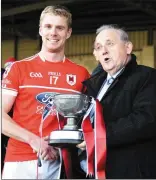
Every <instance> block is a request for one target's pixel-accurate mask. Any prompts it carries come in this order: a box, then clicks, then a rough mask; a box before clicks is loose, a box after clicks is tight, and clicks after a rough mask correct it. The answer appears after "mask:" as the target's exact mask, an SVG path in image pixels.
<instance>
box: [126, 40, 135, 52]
mask: <svg viewBox="0 0 156 180" xmlns="http://www.w3.org/2000/svg"><path fill="white" fill-rule="evenodd" d="M126 49H127V54H131V52H132V50H133V44H132V42H130V41H129V42H127V43H126Z"/></svg>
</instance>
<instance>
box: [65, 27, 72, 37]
mask: <svg viewBox="0 0 156 180" xmlns="http://www.w3.org/2000/svg"><path fill="white" fill-rule="evenodd" d="M71 33H72V28H69V29H68V32H67V37H66V39H69V38H70V36H71Z"/></svg>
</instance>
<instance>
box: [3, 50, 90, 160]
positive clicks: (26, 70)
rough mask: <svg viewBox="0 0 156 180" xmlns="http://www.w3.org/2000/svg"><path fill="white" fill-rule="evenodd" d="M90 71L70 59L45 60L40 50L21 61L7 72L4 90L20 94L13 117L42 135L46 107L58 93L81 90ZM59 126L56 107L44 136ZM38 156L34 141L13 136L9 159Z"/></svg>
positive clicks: (8, 154)
mask: <svg viewBox="0 0 156 180" xmlns="http://www.w3.org/2000/svg"><path fill="white" fill-rule="evenodd" d="M89 76H90V75H89V73H88V71H87V70H86V69H85V68H84V67H82V66H80V65H77V64H75V63H73V62H71V61H70V60H69V59H65V60H64V61H62V62H55V63H53V62H49V61H43V60H42V59H41V58H40V56H39V55H38V54H36V55H35V56H33V57H30V58H27V59H24V60H21V61H17V62H15V63H13V64H12V66H11V67H10V68H8V69H7V71H6V72H5V73H4V74H3V81H2V93H3V94H4V93H5V94H9V95H12V96H16V100H15V103H14V112H13V120H14V121H15V122H16V123H18V124H19V125H20V126H21V127H23V128H25V129H27V130H29V131H31V132H33V133H34V134H36V135H39V126H40V123H41V117H42V113H43V109H44V107H45V106H46V105H47V104H48V103H50V102H51V101H52V98H53V96H54V94H56V93H81V92H82V91H83V84H82V81H84V80H86V79H87V78H89ZM56 129H58V120H57V118H56V110H55V109H53V110H51V112H50V115H49V116H48V117H47V118H46V120H45V121H44V124H43V136H47V135H49V134H50V132H51V131H53V130H56ZM33 159H36V154H35V153H33V151H32V148H31V147H30V145H28V144H26V143H23V142H21V141H17V140H15V139H13V138H10V139H9V142H8V147H7V153H6V158H5V161H24V160H33Z"/></svg>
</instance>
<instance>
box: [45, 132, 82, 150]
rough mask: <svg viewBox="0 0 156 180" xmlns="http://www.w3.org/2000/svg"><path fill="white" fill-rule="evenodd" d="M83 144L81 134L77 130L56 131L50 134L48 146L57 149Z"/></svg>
mask: <svg viewBox="0 0 156 180" xmlns="http://www.w3.org/2000/svg"><path fill="white" fill-rule="evenodd" d="M81 142H83V133H82V131H79V130H57V131H52V132H51V133H50V137H49V141H48V144H49V145H50V146H54V147H59V148H70V147H76V145H77V144H80V143H81Z"/></svg>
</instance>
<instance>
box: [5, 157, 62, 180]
mask: <svg viewBox="0 0 156 180" xmlns="http://www.w3.org/2000/svg"><path fill="white" fill-rule="evenodd" d="M60 173H61V163H60V160H56V161H44V160H42V166H41V167H38V175H37V160H31V161H23V162H5V163H4V168H3V173H2V179H37V177H38V179H59V178H60Z"/></svg>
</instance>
